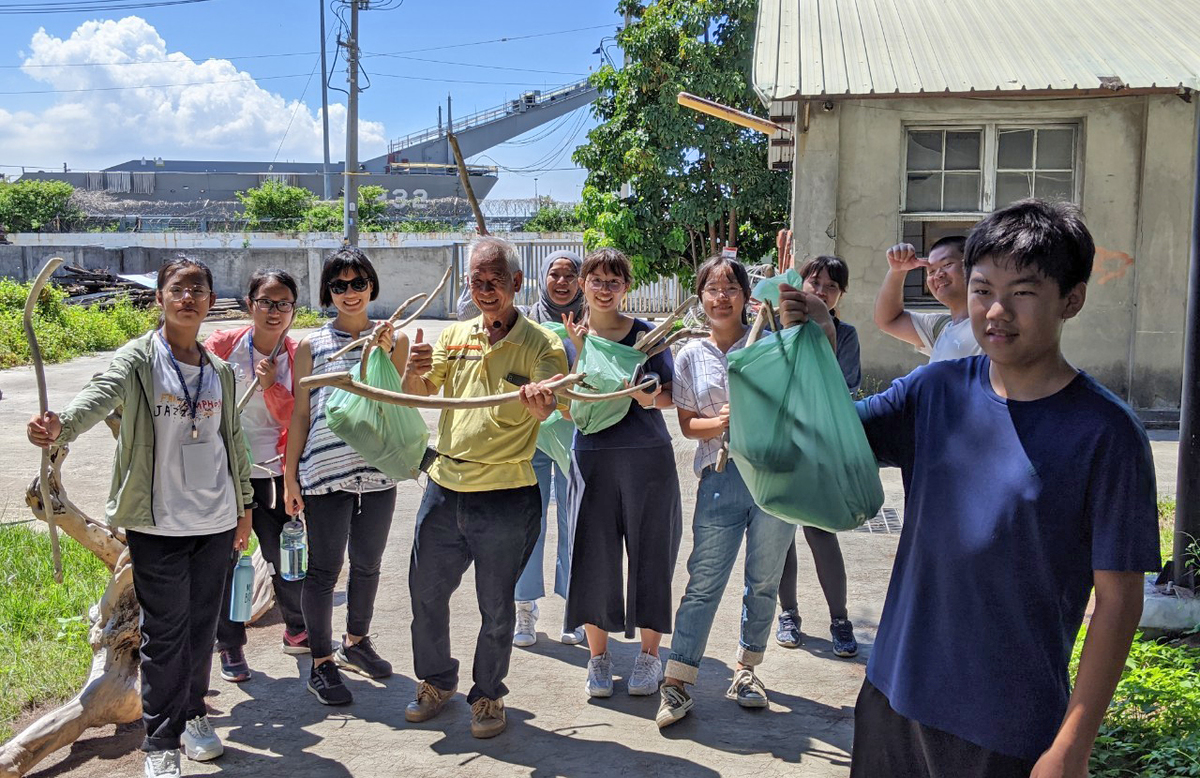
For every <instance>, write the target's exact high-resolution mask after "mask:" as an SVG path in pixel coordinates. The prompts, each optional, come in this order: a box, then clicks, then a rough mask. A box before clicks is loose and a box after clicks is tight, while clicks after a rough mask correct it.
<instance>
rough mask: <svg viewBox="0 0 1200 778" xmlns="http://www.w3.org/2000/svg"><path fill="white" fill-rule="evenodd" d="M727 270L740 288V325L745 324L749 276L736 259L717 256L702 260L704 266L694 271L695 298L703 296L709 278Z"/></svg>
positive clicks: (748, 295)
mask: <svg viewBox="0 0 1200 778" xmlns="http://www.w3.org/2000/svg"><path fill="white" fill-rule="evenodd" d="M726 268H728V269H729V272H730V273H732V274H733V280H734V281H736V282H737V285H738V286H740V287H741V288H742V324H746V323H747V321H748V319H747V318H746V306H747V304H748V303H749V302H750V274H749V273H747V272H746V267H745V266H744V265H743V264H742V263H741V262H738V261H737V260H736V259H732V258H730V257H723V256H721V255H720V254H718V255H717V256H715V257H709V258H708V259H706V260H704V264H702V265H701V266H700V269H699V270H697V271H696V296H697V297H701V296H703V294H704V287H705V286H706V285H707V284H708V279H709V277H710V276H711V275H712V274H713V273H716V272H718V271H721V270H724V269H726Z"/></svg>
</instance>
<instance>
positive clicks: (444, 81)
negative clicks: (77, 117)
mask: <svg viewBox="0 0 1200 778" xmlns="http://www.w3.org/2000/svg"><path fill="white" fill-rule="evenodd" d="M375 75H376V76H380V77H383V78H402V79H406V80H409V81H434V82H437V83H439V84H485V85H487V86H519V87H526V88H527V87H529V86H530V84H529V82H528V81H473V80H470V79H460V78H433V77H432V76H407V75H402V74H400V73H376V74H375ZM0 94H4V92H0Z"/></svg>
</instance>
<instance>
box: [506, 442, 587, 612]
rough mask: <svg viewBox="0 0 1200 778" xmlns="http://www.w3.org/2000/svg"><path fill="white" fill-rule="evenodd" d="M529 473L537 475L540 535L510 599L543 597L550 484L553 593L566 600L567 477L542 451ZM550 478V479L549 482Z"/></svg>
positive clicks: (568, 547)
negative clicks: (554, 533)
mask: <svg viewBox="0 0 1200 778" xmlns="http://www.w3.org/2000/svg"><path fill="white" fill-rule="evenodd" d="M533 472H534V474H536V475H537V481H538V491H540V492H541V493H542V531H541V533H540V534H539V535H538V539H537V545H536V546H534V547H533V555H532V556H530V557H529V562H528V563H527V564H526V565H525V569H524V570H523V571H522V572H521V577H520V578H518V579H517V590H516V593H515V594H514V595H513V599H514V600H517V601H519V602H525V601H529V600H540V599H541V598H542V597H545V596H546V582H545V576H544V575H543V574H542V557H543V556H544V555H545V552H546V516H547V514H548V513H549V511H550V485H551V482H552V481H553V484H554V501H555V508H554V512H555V513H557V514H558V561H557V562H555V565H554V593H555V594H557V595H558V596H559V597H562V598H563V599H566V596H567V582H568V581H570V580H571V540H572V535H574V532H573V530H572V527H571V512H570V511H569V510H568V509H567V477H566V475H565V474H564V473H563V471H562V470H560V469H559V468H558V465H556V464H555V463H554V460H553V459H551V458H550V456H549V455H548V454H546V453H545V452H543V451H540V450H539V451H537V452H536V453H534V455H533ZM551 474H553V479H552V478H551Z"/></svg>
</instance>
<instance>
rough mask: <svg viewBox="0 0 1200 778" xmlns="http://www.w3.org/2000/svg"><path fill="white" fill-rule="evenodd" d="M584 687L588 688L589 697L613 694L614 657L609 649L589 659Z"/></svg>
mask: <svg viewBox="0 0 1200 778" xmlns="http://www.w3.org/2000/svg"><path fill="white" fill-rule="evenodd" d="M583 688H585V689H587V693H588V696H589V697H611V696H612V693H613V682H612V657H610V656H609V655H608V652H607V651H605V652H604V653H603V654H601V655H600V656H594V657H592V658H591V659H589V660H588V675H587V683H585V684H584V687H583Z"/></svg>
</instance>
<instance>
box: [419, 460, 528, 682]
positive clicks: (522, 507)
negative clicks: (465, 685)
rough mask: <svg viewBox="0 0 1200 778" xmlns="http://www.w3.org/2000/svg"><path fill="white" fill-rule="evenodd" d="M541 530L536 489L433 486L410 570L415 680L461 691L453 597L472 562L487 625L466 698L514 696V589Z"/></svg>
mask: <svg viewBox="0 0 1200 778" xmlns="http://www.w3.org/2000/svg"><path fill="white" fill-rule="evenodd" d="M541 528H542V498H541V493H540V492H539V491H538V488H537V487H536V486H522V487H520V488H517V489H497V490H493V491H488V492H455V491H453V490H450V489H446V488H445V487H442V486H439V485H437V484H436V483H434V482H433V481H432V480H431V481H430V482H429V484H428V485H427V486H426V487H425V497H424V499H422V500H421V507H420V509H419V510H418V511H417V533H416V537H414V538H413V550H412V560H411V561H410V562H409V567H408V590H409V595H410V596H411V597H412V611H413V622H412V642H413V669H414V670H415V672H416V675H417V678H420V679H421V680H422V681H426V682H427V683H430V684H432V685H434V686H436V687H437V688H439V689H453V688H456V687H457V686H458V660H457V659H455V658H454V657H452V656H451V655H450V595H451V594H453V593H454V590H455V589H457V588H458V585H459V584H460V583H461V582H462V577H463V573H465V572H466V571H467V567H469V566H470V564H471V562H472V561H473V562H474V563H475V598H476V600H477V601H478V603H479V613H480V615H482V616H483V626H482V627H480V629H479V637H478V638H477V639H476V641H475V660H474V664H473V665H472V667H471V677H472V679H473V680H474V682H475V683H474V685H473V686H472V687H471V691H470V693H469V694H468V695H467V701H468V702H472V703H473V702H475V700H477V699H479V698H481V697H486V698H488V699H491V700H495V699H499V698H500V697H503V696H504V695H506V694H508V687H506V686H505V685H504V678H505V676H507V675H508V661H509V658H510V656H511V655H512V636H513V628H514V627H515V626H516V622H517V610H516V605H515V604H514V603H513V589H514V588H515V587H516V585H517V579H518V578H520V576H521V571H522V570H523V569H525V563H526V562H528V561H529V556H530V554H532V553H533V547H534V545H535V544H536V543H537V539H538V534H539V533H540V532H541Z"/></svg>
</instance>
